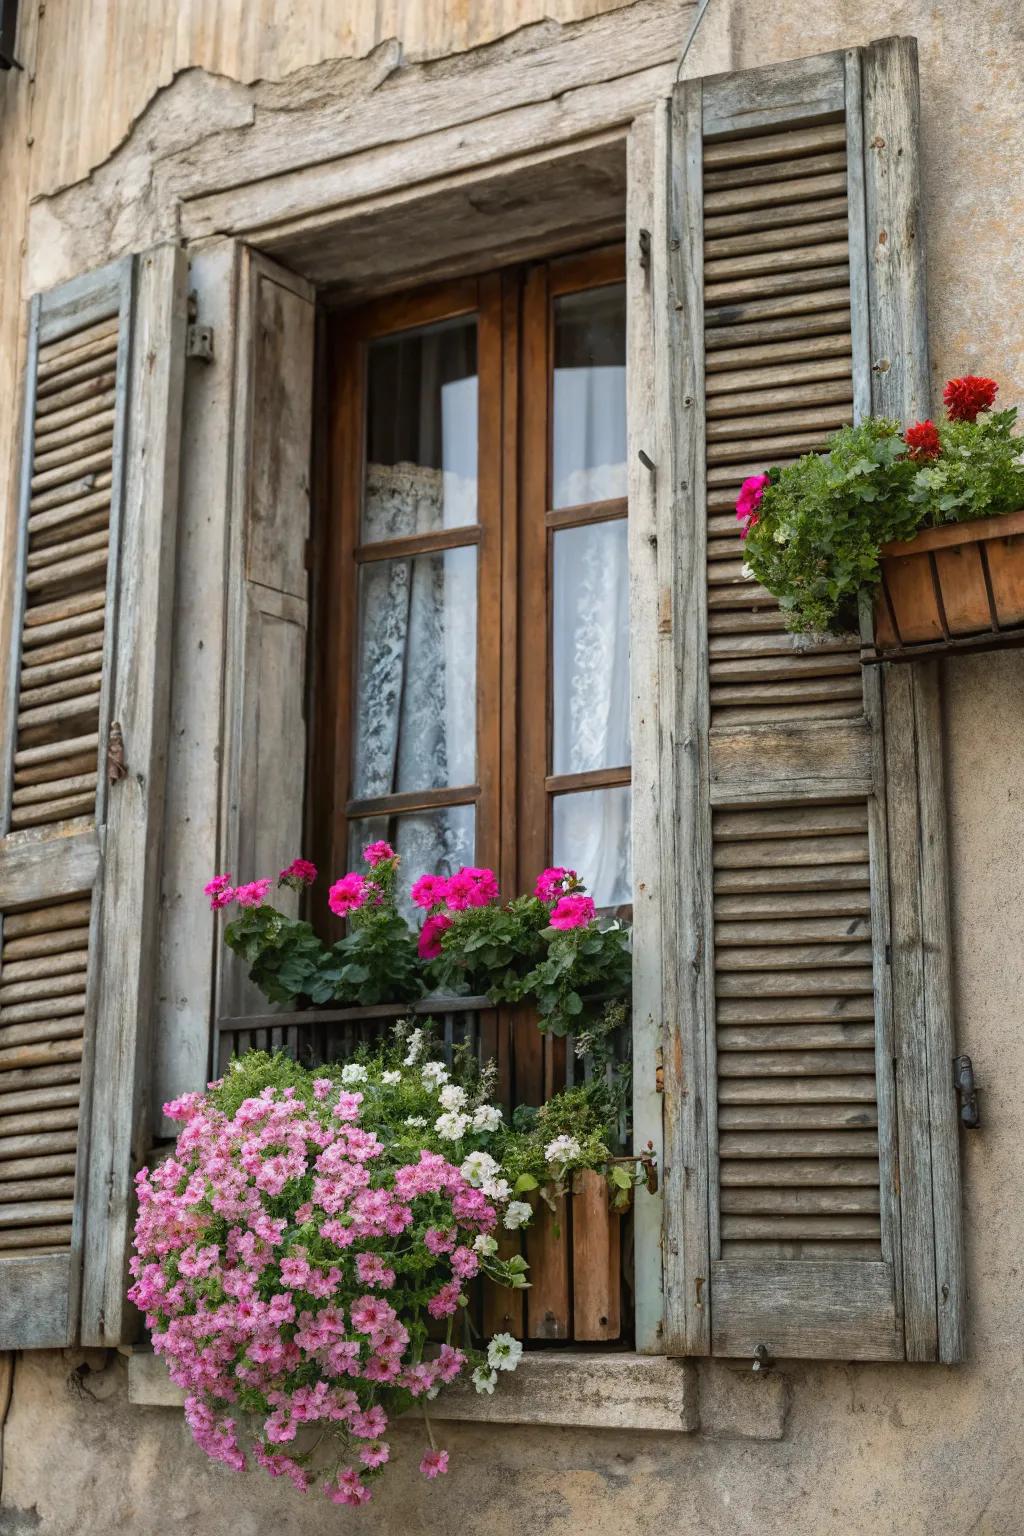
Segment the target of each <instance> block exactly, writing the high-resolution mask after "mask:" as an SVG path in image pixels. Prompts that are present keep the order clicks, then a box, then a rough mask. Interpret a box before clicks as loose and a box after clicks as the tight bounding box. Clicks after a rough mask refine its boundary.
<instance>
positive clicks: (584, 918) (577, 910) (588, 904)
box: [551, 896, 595, 928]
mask: <svg viewBox="0 0 1024 1536" xmlns="http://www.w3.org/2000/svg"><path fill="white" fill-rule="evenodd" d="M594 911H595V908H594V903H593V901H592V900H591V898H590V897H589V896H561V897H559V899H558V901H557V902H556V903H555V905H554V907H553V908H552V911H551V926H552V928H585V927H586V926H587V924H588V923H589V922H592V921H593V919H594Z"/></svg>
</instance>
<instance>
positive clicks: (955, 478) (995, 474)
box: [743, 409, 1024, 633]
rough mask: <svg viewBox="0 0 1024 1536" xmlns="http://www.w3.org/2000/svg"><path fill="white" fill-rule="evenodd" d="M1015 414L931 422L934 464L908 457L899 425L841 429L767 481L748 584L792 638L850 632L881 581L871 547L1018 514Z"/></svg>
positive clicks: (752, 538) (1020, 491)
mask: <svg viewBox="0 0 1024 1536" xmlns="http://www.w3.org/2000/svg"><path fill="white" fill-rule="evenodd" d="M1016 420H1017V412H1016V410H1015V409H1013V410H1008V411H995V412H991V413H984V414H982V415H981V416H979V417H978V419H977V420H976V421H945V422H940V423H938V434H939V440H940V443H941V451H940V453H939V456H938V457H937V458H935V459H930V460H924V461H919V460H915V459H913V458H912V457H910V456H909V454H908V453H907V450H906V447H905V444H904V442H903V438H902V429H901V428H900V426H899V424H898V423H897V422H895V421H886V420H882V419H874V418H871V419H868V420H866V421H864V422H862V423H861V424H860V425H859V426H857V427H843V428H842V429H841V430H840V431H839V432H836V433H835V434H834V435H833V436H832V437H831V438H830V439H829V441H828V445H827V450H826V452H825V453H821V454H807V455H805V456H804V458H802V459H800V460H798V461H797V462H796V463H795V464H789V465H787V466H785V467H784V468H783V469H772V470H771V471H770V472H769V484H768V485H767V487H766V488H765V492H764V496H763V499H762V501H761V505H760V507H759V509H758V521H757V522H756V523H754V524H753V525H752V526H751V528H750V532H749V534H748V537H747V539H746V542H745V545H744V546H743V549H744V554H745V559H746V563H747V566H748V567H749V570H750V572H751V574H752V576H753V577H755V578H756V579H757V580H758V581H759V582H760V583H761V584H762V586H764V587H766V588H767V589H768V591H769V592H771V593H773V595H774V596H775V597H777V598H778V599H779V604H780V607H781V608H782V609H783V611H784V612H785V614H786V619H787V623H788V625H789V627H790V628H791V629H794V630H811V631H828V630H831V631H832V632H834V633H844V632H846V631H849V630H852V629H856V627H857V598H858V592H859V590H860V589H861V588H862V587H866V588H869V589H870V588H871V587H873V586H875V585H876V584H877V582H878V580H879V549H880V547H881V545H882V544H885V543H887V542H888V541H890V540H893V539H909V538H912V537H913V536H914V534H915V533H917V532H918V531H919V529H921V528H923V527H931V526H933V525H936V524H940V523H947V522H955V521H962V520H968V519H970V518H975V517H985V516H989V515H991V514H994V513H1000V512H1011V511H1015V510H1016V509H1017V508H1018V507H1022V506H1024V465H1022V462H1021V447H1022V444H1021V439H1020V438H1019V437H1015V436H1013V428H1014V426H1015V425H1016Z"/></svg>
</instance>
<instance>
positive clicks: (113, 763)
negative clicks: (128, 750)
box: [107, 720, 128, 784]
mask: <svg viewBox="0 0 1024 1536" xmlns="http://www.w3.org/2000/svg"><path fill="white" fill-rule="evenodd" d="M127 773H128V769H127V767H126V766H125V760H124V737H123V736H122V735H121V726H120V724H119V723H118V721H116V720H113V721H112V722H111V725H110V732H109V734H108V736H107V781H108V783H110V784H116V783H117V782H118V780H119V779H123V778H125V777H126V775H127Z"/></svg>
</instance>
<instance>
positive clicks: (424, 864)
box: [353, 464, 477, 874]
mask: <svg viewBox="0 0 1024 1536" xmlns="http://www.w3.org/2000/svg"><path fill="white" fill-rule="evenodd" d="M475 493H476V486H475V481H473V480H470V479H468V478H467V477H466V476H463V475H459V474H458V473H457V472H456V471H454V470H444V471H442V470H440V469H430V468H425V467H423V466H422V465H416V464H395V465H381V464H371V465H369V466H368V469H367V477H366V499H365V505H364V523H363V529H364V534H363V536H364V539H365V540H366V542H368V543H369V542H376V541H378V540H381V539H393V538H401V537H404V536H406V535H408V534H411V533H426V532H430V531H433V530H434V529H436V528H441V527H444V526H446V525H447V526H450V525H454V524H456V523H458V524H462V523H467V522H470V523H471V522H473V521H475ZM476 597H477V574H476V549H475V547H474V546H472V545H467V546H463V547H460V548H457V549H449V550H441V551H437V552H436V553H431V554H421V555H415V556H410V557H407V558H403V559H398V560H379V561H368V562H366V563H365V564H364V565H363V566H362V568H361V573H360V592H359V662H358V672H357V684H356V729H355V764H354V770H355V771H354V774H353V780H354V793H355V795H356V797H357V798H359V799H362V798H364V797H368V796H377V795H389V794H396V793H400V792H401V791H404V790H414V789H437V788H444V787H447V786H450V785H459V784H472V783H473V782H474V779H475V776H476V607H477V603H476ZM392 832H393V835H394V836H396V837H397V839H398V844H399V849H398V851H399V852H400V853H403V857H405V858H406V861H407V863H406V873H407V874H408V873H410V872H412V873H414V874H419V873H422V871H423V870H425V869H431V870H434V869H444V868H446V867H448V866H449V865H450V866H451V867H452V868H458V866H459V864H461V863H469V862H472V853H473V838H472V810H471V809H470V810H469V811H468V814H467V812H466V811H460V812H454V811H439V812H435V813H432V814H430V815H422V816H403V817H401V818H399V819H398V821H397V822H396V823H395V825H394V827H393V828H392ZM381 835H384V834H383V833H381ZM403 843H404V844H406V845H407V846H406V847H405V848H404V849H403V847H402V844H403Z"/></svg>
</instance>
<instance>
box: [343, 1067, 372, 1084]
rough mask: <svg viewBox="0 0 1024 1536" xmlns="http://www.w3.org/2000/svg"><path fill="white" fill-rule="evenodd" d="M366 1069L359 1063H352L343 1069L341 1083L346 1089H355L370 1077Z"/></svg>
mask: <svg viewBox="0 0 1024 1536" xmlns="http://www.w3.org/2000/svg"><path fill="white" fill-rule="evenodd" d="M369 1075H370V1074H369V1073H368V1072H367V1070H366V1068H365V1067H361V1066H360V1065H359V1063H358V1061H350V1062H348V1063H347V1064H346V1065H345V1066H344V1067H342V1069H341V1081H342V1082H343V1083H344V1085H345V1087H346V1088H354V1087H355V1085H356V1083H365V1082H366V1079H367V1078H368V1077H369Z"/></svg>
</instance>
